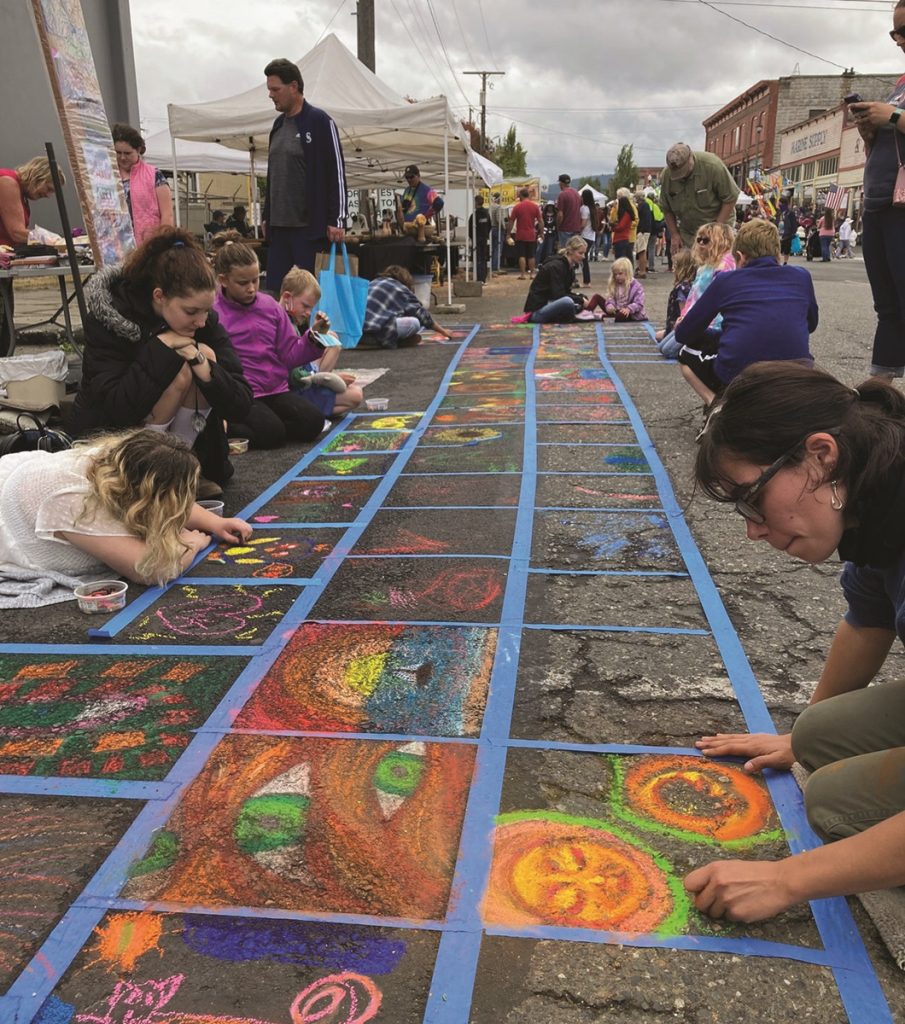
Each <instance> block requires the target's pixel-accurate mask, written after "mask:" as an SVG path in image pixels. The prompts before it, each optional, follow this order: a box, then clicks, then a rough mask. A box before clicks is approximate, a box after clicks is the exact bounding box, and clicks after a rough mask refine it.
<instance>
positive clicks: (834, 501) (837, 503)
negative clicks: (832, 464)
mask: <svg viewBox="0 0 905 1024" xmlns="http://www.w3.org/2000/svg"><path fill="white" fill-rule="evenodd" d="M830 490H831V491H832V492H833V496H832V497H831V498H830V505H832V507H833V508H834V509H835V510H836V511H837V512H841V511H842V509H844V508H845V502H844V501H843V500H842V499H841V498H840V497H839V492H838V491H837V490H836V481H835V480H831V481H830Z"/></svg>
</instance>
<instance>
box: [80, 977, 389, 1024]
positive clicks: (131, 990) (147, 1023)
mask: <svg viewBox="0 0 905 1024" xmlns="http://www.w3.org/2000/svg"><path fill="white" fill-rule="evenodd" d="M183 981H185V975H184V974H173V975H171V976H170V977H169V978H161V979H159V980H157V979H153V978H152V979H148V980H146V981H142V982H132V981H118V982H117V983H116V987H115V988H114V989H113V991H112V992H111V993H110V995H109V996H108V997H107V1005H106V1008H105V1010H106V1012H104V1014H103V1016H99V1015H97V1014H94V1013H79V1014H76V1015H75V1017H74V1018H73V1019H74V1020H75V1021H76V1022H77V1024H285V1022H284V1021H266V1020H263V1019H262V1018H260V1017H245V1016H235V1015H233V1014H228V1015H224V1014H219V1013H188V1012H185V1011H180V1010H167V1009H166V1006H167V1004H168V1003H169V1002H170V1000H172V999H173V997H174V996H175V995H176V994H177V993H178V992H179V989H180V988H181V987H182V983H183ZM382 1002H383V996H382V994H381V992H380V990H379V989H378V988H377V986H376V985H375V984H374V982H373V981H372V980H371V979H370V978H368V977H366V976H365V975H363V974H355V973H354V972H353V971H346V972H345V973H342V974H331V975H328V976H327V977H326V978H319V979H318V980H317V981H314V982H312V983H311V984H310V985H309V986H308V987H307V988H306V989H303V990H302V991H301V992H299V994H298V995H297V996H296V997H295V999H294V1000H293V1002H292V1005H291V1006H290V1008H289V1017H290V1020H291V1021H292V1024H366V1022H367V1021H369V1020H373V1019H374V1017H376V1016H377V1011H378V1010H379V1009H380V1005H381V1003H382Z"/></svg>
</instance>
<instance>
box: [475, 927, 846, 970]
mask: <svg viewBox="0 0 905 1024" xmlns="http://www.w3.org/2000/svg"><path fill="white" fill-rule="evenodd" d="M486 931H487V934H488V935H500V936H506V937H509V938H520V939H527V938H531V939H548V940H550V939H552V940H559V941H561V942H563V941H564V942H596V943H599V944H601V945H620V946H629V947H638V948H642V949H652V948H653V949H687V950H697V951H698V952H701V953H734V954H735V955H736V956H769V957H783V958H786V959H791V960H799V961H801V962H803V963H807V964H820V965H822V966H831V965H832V964H831V961H830V958H829V955H828V954H827V952H826V951H825V950H822V949H809V948H808V947H807V946H791V945H789V944H788V943H785V942H765V941H764V940H762V939H747V938H738V939H735V938H728V937H722V936H720V937H714V936H710V935H673V936H667V937H664V938H660V937H658V936H656V935H637V934H635V933H627V932H605V931H597V930H592V929H585V928H550V927H543V926H540V927H536V928H524V929H521V928H520V929H515V928H500V927H497V926H492V927H488V928H487V929H486Z"/></svg>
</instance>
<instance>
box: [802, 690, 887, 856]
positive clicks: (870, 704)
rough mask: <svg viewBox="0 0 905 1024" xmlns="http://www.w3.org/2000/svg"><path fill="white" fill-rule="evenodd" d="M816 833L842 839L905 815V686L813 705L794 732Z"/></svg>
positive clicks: (870, 691)
mask: <svg viewBox="0 0 905 1024" xmlns="http://www.w3.org/2000/svg"><path fill="white" fill-rule="evenodd" d="M792 749H793V750H794V752H795V757H796V759H797V760H798V761H800V762H801V763H802V764H803V765H804V766H805V767H806V768H807V769H808V770H809V771H811V772H813V774H812V775H811V777H810V778H809V779H808V782H807V786H806V787H805V794H804V799H805V806H806V808H807V812H808V820H809V821H810V823H811V827H812V828H813V829H814V831H815V832H817V834H818V835H819V836H820V837H821V838H822V839H825V840H831V839H844V838H846V837H847V836H851V835H854V834H855V833H857V832H863V831H864V830H865V829H867V828H870V827H871V825H876V824H877V822H880V821H884V820H885V819H886V818H891V817H892V816H893V815H894V814H898V813H899V812H900V811H902V810H905V680H900V681H897V682H893V683H883V684H881V685H879V686H869V687H867V688H866V689H863V690H855V691H853V692H852V693H843V694H840V695H839V696H838V697H831V698H829V699H828V700H823V701H820V702H819V703H818V704H812V705H811V706H810V707H809V708H808V709H807V710H806V711H804V712H803V713H802V714H801V715H800V716H799V718H798V721H797V722H796V723H795V726H794V728H793V729H792Z"/></svg>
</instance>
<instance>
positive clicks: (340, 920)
mask: <svg viewBox="0 0 905 1024" xmlns="http://www.w3.org/2000/svg"><path fill="white" fill-rule="evenodd" d="M79 903H80V904H82V905H84V906H85V907H92V908H103V909H109V910H138V911H146V910H147V909H148V904H147V903H143V902H141V901H140V900H123V899H109V900H99V899H97V898H96V897H92V896H87V897H84V898H83V899H80V900H79ZM154 910H155V911H157V912H159V913H163V914H192V915H196V914H197V915H201V916H205V917H250V918H264V919H267V918H271V919H273V920H277V921H322V922H324V923H329V924H360V925H377V926H379V927H381V928H406V929H417V930H418V931H420V930H422V929H424V930H425V931H440V930H441V929H442V928H443V927H444V925H443V922H442V921H431V920H425V921H420V920H419V921H414V920H412V919H411V918H408V917H371V916H369V915H367V914H333V913H323V914H319V913H317V912H315V911H293V910H284V909H282V908H281V909H278V910H273V909H271V908H269V907H206V906H204V907H202V906H195V905H187V904H185V903H171V902H169V901H167V900H155V901H154Z"/></svg>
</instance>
